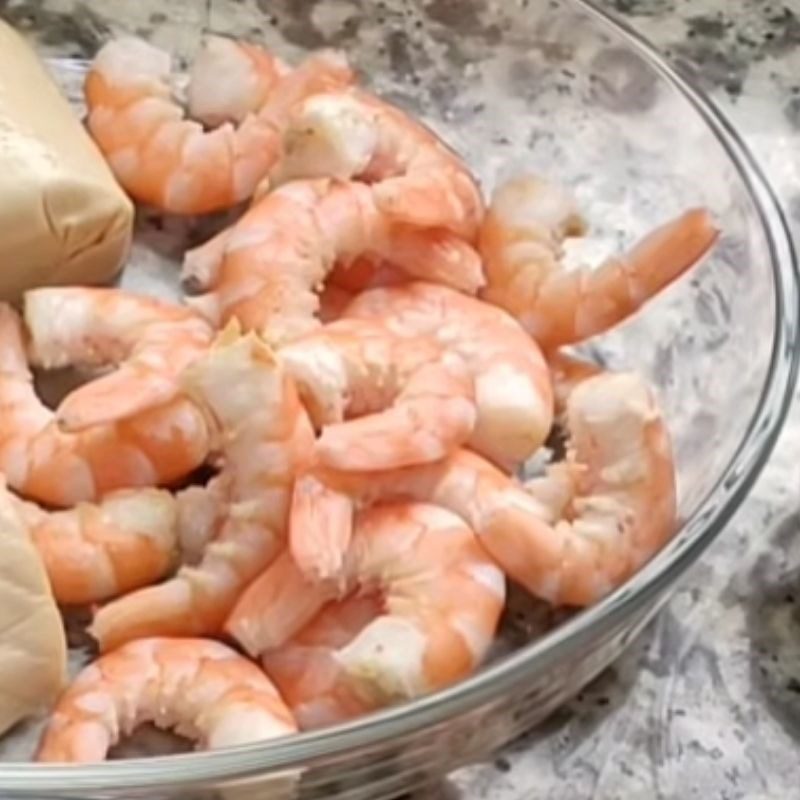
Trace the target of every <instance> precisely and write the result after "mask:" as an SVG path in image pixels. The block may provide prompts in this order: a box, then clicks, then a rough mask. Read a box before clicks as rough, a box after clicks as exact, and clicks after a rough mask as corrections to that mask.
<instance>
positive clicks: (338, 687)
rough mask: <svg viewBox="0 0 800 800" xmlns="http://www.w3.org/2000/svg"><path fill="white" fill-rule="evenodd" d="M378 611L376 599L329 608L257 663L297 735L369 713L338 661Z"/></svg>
mask: <svg viewBox="0 0 800 800" xmlns="http://www.w3.org/2000/svg"><path fill="white" fill-rule="evenodd" d="M382 612H383V603H382V602H381V600H380V598H379V597H378V596H377V595H374V594H369V595H357V594H356V595H351V596H350V597H347V598H345V599H344V600H338V601H336V600H334V601H333V602H331V603H328V604H327V605H326V606H325V607H324V608H323V609H322V611H320V612H319V614H317V616H316V617H314V619H313V620H312V621H311V622H310V623H309V624H308V625H306V626H305V627H304V628H303V629H302V630H300V631H299V632H298V633H297V634H296V635H295V636H293V637H292V638H291V639H290V640H289V641H288V642H286V643H285V644H283V645H282V646H281V647H279V648H277V649H276V650H271V651H268V652H267V653H265V654H264V655H263V657H262V659H261V663H262V664H263V665H264V670H265V671H266V673H267V675H269V677H270V678H272V680H273V681H274V683H275V685H276V686H277V687H278V691H279V692H280V693H281V696H282V697H283V699H284V700H285V701H286V704H287V705H288V706H289V708H291V710H292V713H293V714H294V718H295V719H296V720H297V724H298V725H299V726H300V729H301V730H311V729H314V728H321V727H324V726H326V725H334V724H336V723H337V722H345V721H346V720H348V719H352V718H354V717H357V716H360V715H361V714H366V713H367V712H369V711H372V710H374V709H373V708H371V707H370V704H369V702H368V700H367V699H366V698H363V697H359V696H358V695H357V694H356V691H355V689H354V687H353V685H352V684H351V682H350V681H349V680H348V679H347V675H346V674H345V671H344V669H343V667H342V664H341V662H340V661H339V659H338V658H337V655H338V651H339V650H341V649H342V648H344V647H346V646H347V645H348V644H350V642H351V641H352V640H353V639H355V637H356V636H357V635H358V634H359V633H361V631H362V630H364V628H366V627H367V625H369V624H370V623H371V622H373V621H374V620H375V619H376V618H377V617H379V616H380V615H381V613H382Z"/></svg>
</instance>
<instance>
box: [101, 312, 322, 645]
mask: <svg viewBox="0 0 800 800" xmlns="http://www.w3.org/2000/svg"><path fill="white" fill-rule="evenodd" d="M184 380H185V385H186V387H187V390H188V391H189V392H190V393H191V395H192V396H193V397H194V398H195V400H196V402H197V403H198V404H199V405H201V406H202V407H203V408H204V409H206V411H207V413H208V414H209V416H210V417H212V418H213V420H214V427H215V429H217V430H219V431H220V437H219V438H220V443H221V445H222V454H223V463H224V466H223V471H222V472H221V473H220V474H221V475H222V476H223V477H224V481H223V485H224V486H225V499H224V502H225V509H226V510H225V514H224V516H223V520H222V523H221V527H220V529H219V532H218V533H217V534H216V536H215V538H214V539H213V541H211V542H210V543H209V544H208V545H207V546H206V548H205V551H204V553H203V557H202V559H201V560H200V563H199V564H198V565H197V566H194V567H190V566H184V567H182V568H181V569H180V570H179V571H178V573H177V574H176V576H175V577H174V578H172V579H170V580H169V581H167V582H166V583H162V584H160V585H158V586H151V587H148V588H145V589H140V590H139V591H137V592H133V593H131V594H128V595H126V596H125V597H122V598H120V599H118V600H115V601H113V602H112V603H109V604H108V605H105V606H103V607H102V608H101V609H100V610H99V611H98V612H97V614H96V615H95V618H94V621H93V623H92V626H91V629H90V631H91V633H92V635H93V636H94V637H95V638H96V639H97V641H98V643H99V645H100V648H101V650H103V651H107V650H110V649H113V648H114V647H116V646H118V645H119V644H121V643H123V642H127V641H130V640H132V639H136V638H139V637H142V636H161V635H168V636H193V635H194V636H197V635H212V634H215V633H218V632H219V630H220V628H221V626H222V623H223V621H224V620H225V618H226V617H227V615H228V613H229V612H230V610H231V608H232V607H233V605H234V603H235V602H236V600H237V599H238V597H239V595H240V593H241V592H242V590H243V589H244V587H245V586H247V584H248V583H249V582H250V581H251V580H252V579H253V578H254V577H255V576H256V575H258V574H259V573H260V572H261V571H262V570H263V569H264V567H266V566H267V565H268V564H269V563H270V561H271V560H272V559H273V558H274V557H275V556H276V555H277V553H278V552H279V551H280V549H281V548H282V547H283V545H284V543H285V538H286V527H287V518H288V513H289V506H290V501H291V493H292V488H293V485H294V476H295V474H296V472H297V471H298V470H300V469H301V468H302V467H304V466H306V463H307V460H308V458H309V456H310V453H311V448H312V446H313V443H314V432H313V429H312V428H311V424H310V422H309V421H308V417H307V416H306V413H305V411H304V409H303V407H302V405H301V403H300V400H299V397H298V395H297V390H296V389H295V386H294V383H293V382H292V380H291V379H290V378H289V377H288V376H287V375H285V374H284V372H283V371H282V370H281V369H280V368H279V366H278V363H277V361H276V360H275V357H274V356H273V354H272V352H271V351H270V350H269V348H268V347H267V346H266V345H264V344H263V342H261V341H260V340H259V339H258V338H257V337H256V336H255V335H254V334H250V335H248V336H244V337H240V336H238V334H237V331H236V330H235V328H230V329H228V330H226V331H224V332H223V333H222V334H221V335H220V337H219V340H218V341H217V342H216V343H215V344H214V345H213V347H212V349H211V351H210V352H209V353H208V354H207V355H206V356H204V357H203V358H202V359H201V360H200V361H197V362H195V363H194V364H192V365H191V366H190V367H189V368H188V369H187V371H186V373H185V375H184Z"/></svg>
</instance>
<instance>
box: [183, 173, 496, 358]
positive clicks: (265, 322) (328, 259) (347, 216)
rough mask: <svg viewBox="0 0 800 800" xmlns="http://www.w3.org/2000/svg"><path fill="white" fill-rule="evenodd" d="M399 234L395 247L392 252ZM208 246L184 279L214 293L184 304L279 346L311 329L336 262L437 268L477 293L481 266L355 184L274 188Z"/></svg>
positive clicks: (459, 246)
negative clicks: (393, 218) (204, 283)
mask: <svg viewBox="0 0 800 800" xmlns="http://www.w3.org/2000/svg"><path fill="white" fill-rule="evenodd" d="M398 236H399V237H400V240H401V243H402V246H398V247H397V248H396V249H394V243H395V242H396V241H397V237H398ZM431 237H433V240H432V239H431ZM431 241H433V242H434V244H435V246H433V247H432V246H431ZM208 248H209V249H208V250H204V251H203V252H202V253H200V254H199V255H194V256H192V255H190V256H189V262H188V263H189V267H188V268H187V269H186V270H185V271H184V277H185V278H186V279H187V280H188V279H189V278H190V276H191V277H192V278H194V282H195V283H196V282H197V278H198V276H199V275H202V277H203V278H205V279H206V280H208V279H210V280H211V284H210V288H211V291H210V292H208V293H207V294H204V295H200V296H198V297H193V298H191V299H190V300H189V301H188V302H189V303H190V304H191V305H193V306H194V307H196V308H197V309H198V310H200V311H201V313H203V314H204V315H205V316H206V317H207V318H208V319H209V320H211V321H212V322H213V323H214V324H224V323H226V322H227V321H228V320H230V319H231V318H236V319H238V320H239V322H240V323H241V324H242V325H243V327H244V328H245V329H247V330H256V331H259V332H260V333H262V335H264V336H266V337H268V339H269V341H270V343H272V344H276V345H278V344H283V343H285V342H287V341H291V340H292V339H294V338H296V337H298V336H301V335H302V334H304V333H307V332H308V331H310V330H313V329H314V328H315V327H316V326H317V324H318V323H317V320H316V319H315V314H316V312H317V310H318V308H319V300H318V297H317V292H318V291H319V290H320V289H321V287H322V284H323V282H324V281H325V278H326V276H327V275H328V274H329V273H330V271H331V270H332V269H333V266H334V264H335V263H336V262H337V261H341V262H347V261H350V260H352V259H355V258H357V257H359V256H361V255H363V254H365V253H370V252H374V253H377V254H379V255H383V256H385V257H386V259H387V260H389V261H391V262H392V263H393V264H394V265H396V266H398V267H400V268H401V269H403V270H404V271H406V272H408V273H409V274H412V275H418V274H420V273H421V274H425V273H435V272H436V270H434V269H431V267H430V265H431V262H433V261H435V262H437V265H438V266H437V268H440V269H441V270H442V271H443V272H445V271H446V272H450V273H451V274H452V275H453V277H454V283H459V281H460V282H461V285H460V286H459V288H463V287H464V286H470V287H471V288H472V290H473V291H474V290H475V289H476V288H477V287H478V286H479V285H480V283H481V282H482V275H481V266H480V261H479V260H478V259H477V254H476V253H475V251H473V250H472V249H471V248H470V247H469V246H468V245H466V244H465V243H464V242H461V241H460V240H458V239H455V238H454V237H452V236H449V237H442V236H440V235H439V234H438V233H435V232H434V233H433V234H429V233H428V232H425V231H410V230H407V229H399V228H396V227H394V226H391V225H389V224H388V223H387V220H386V217H385V215H384V214H383V213H381V212H380V210H379V209H378V207H377V206H376V205H375V203H374V201H373V197H372V193H371V191H370V189H369V188H368V187H367V186H365V185H363V184H358V183H342V182H338V181H333V180H317V181H297V182H293V183H288V184H286V185H284V186H281V187H280V188H278V189H276V190H275V191H274V192H271V193H270V194H268V195H266V196H265V197H264V198H262V199H261V200H260V201H259V202H258V203H256V204H255V205H254V206H253V207H252V208H251V209H250V210H249V211H248V212H247V213H246V214H245V215H244V216H243V217H242V218H241V219H240V220H239V222H237V223H236V225H235V226H234V227H233V229H232V230H231V231H229V232H228V233H227V234H225V235H224V236H223V235H220V236H218V237H216V238H215V239H212V240H211V241H210V242H209V243H208ZM465 248H466V249H465ZM465 254H466V260H465V259H464V258H462V256H464V255H465ZM193 264H201V265H202V268H201V269H199V268H198V269H197V270H195V269H194V268H193V266H192V265H193ZM201 279H202V278H201Z"/></svg>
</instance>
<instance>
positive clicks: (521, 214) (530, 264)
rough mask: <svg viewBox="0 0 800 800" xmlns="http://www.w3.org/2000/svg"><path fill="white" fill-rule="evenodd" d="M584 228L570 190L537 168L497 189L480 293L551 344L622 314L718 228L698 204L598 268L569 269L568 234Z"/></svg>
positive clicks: (670, 277) (705, 245) (483, 241)
mask: <svg viewBox="0 0 800 800" xmlns="http://www.w3.org/2000/svg"><path fill="white" fill-rule="evenodd" d="M583 229H584V222H583V220H582V219H581V217H580V216H579V215H578V213H577V211H576V210H575V206H574V203H573V202H572V200H571V198H569V196H568V195H567V194H566V192H565V191H564V190H563V189H562V188H561V187H559V186H557V185H555V184H552V183H550V182H548V181H544V180H541V179H538V178H535V177H532V176H524V177H521V178H517V179H515V180H513V181H509V182H508V183H506V184H504V185H502V186H500V187H499V188H498V189H497V190H496V191H495V193H494V197H493V199H492V203H491V206H490V208H489V211H488V212H487V214H486V219H485V220H484V224H483V227H482V229H481V236H480V243H479V249H480V251H481V255H482V256H483V260H484V265H485V270H486V280H487V285H486V287H485V288H484V289H483V291H482V296H483V297H484V298H485V299H486V300H488V301H489V302H490V303H494V304H495V305H498V306H500V307H502V308H504V309H506V310H507V311H508V312H509V313H510V314H512V315H513V316H514V317H515V318H516V319H518V320H519V321H520V323H521V324H522V325H523V326H524V327H525V329H526V330H528V331H529V332H530V334H531V335H532V336H533V337H534V338H535V339H536V341H537V342H539V344H540V345H541V346H542V347H543V348H544V349H545V350H551V349H554V348H557V347H560V346H562V345H565V344H570V343H574V342H579V341H582V340H583V339H587V338H589V337H591V336H596V335H597V334H599V333H602V332H603V331H606V330H608V329H609V328H611V327H613V326H614V325H616V324H618V323H620V322H622V321H623V320H624V319H626V318H627V317H629V316H631V315H632V314H634V313H635V312H636V311H637V310H638V309H639V308H640V307H641V306H642V305H644V303H646V302H647V301H648V300H649V299H650V298H652V297H653V296H655V295H656V294H658V292H660V291H661V290H662V289H664V288H665V287H666V286H668V285H669V284H671V283H672V282H673V281H675V280H676V279H677V278H679V277H680V276H681V275H683V273H685V272H686V271H687V270H689V269H690V268H691V267H693V266H694V265H695V264H696V263H697V262H698V261H699V260H700V259H701V258H702V257H703V256H704V255H705V254H706V253H707V252H708V251H709V249H710V248H711V247H712V246H713V245H714V243H715V242H716V240H717V238H718V236H719V230H718V228H717V227H716V225H715V224H714V222H713V220H712V218H711V215H710V214H709V212H708V211H706V210H705V209H692V210H690V211H687V212H686V213H684V214H682V215H681V216H679V217H677V218H676V219H674V220H672V221H670V222H668V223H666V224H665V225H663V226H661V227H660V228H657V229H656V230H654V231H653V232H651V233H650V234H649V235H648V236H646V237H645V238H644V239H642V240H641V241H640V242H639V243H638V244H636V245H635V246H634V247H633V249H631V250H630V251H629V252H628V253H627V254H625V255H622V256H618V257H615V258H611V259H609V260H607V261H605V262H604V263H603V264H601V265H600V266H599V267H597V268H596V269H591V268H581V269H576V270H569V271H567V270H564V269H563V268H562V265H561V257H562V243H563V241H564V238H565V237H566V236H570V235H579V234H581V233H582V232H583Z"/></svg>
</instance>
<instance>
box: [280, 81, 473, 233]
mask: <svg viewBox="0 0 800 800" xmlns="http://www.w3.org/2000/svg"><path fill="white" fill-rule="evenodd" d="M284 141H285V154H284V157H283V159H282V160H281V162H280V163H279V164H278V165H277V166H276V169H275V173H276V175H275V176H273V177H274V178H276V179H279V180H285V179H287V178H298V177H301V178H319V177H327V176H333V177H336V178H340V179H350V178H359V179H362V180H364V181H366V182H368V183H371V184H373V186H374V191H375V198H376V201H377V204H378V207H379V208H380V209H381V210H382V211H383V212H384V213H386V214H388V215H389V216H390V217H391V218H392V219H394V220H396V221H399V222H403V223H406V224H410V225H413V226H419V227H425V228H444V229H446V230H449V231H451V232H452V233H455V234H456V235H457V236H460V237H462V238H464V239H466V240H467V241H474V240H475V238H476V236H477V234H478V227H479V225H480V223H481V220H482V218H483V199H482V197H481V193H480V189H479V188H478V185H477V183H476V181H475V179H474V178H473V176H472V175H471V174H470V172H469V170H468V168H467V166H466V164H465V163H464V162H463V161H462V159H461V158H460V157H459V156H458V155H457V154H456V153H455V152H454V151H453V150H451V149H450V148H449V147H448V146H447V145H446V144H445V143H444V142H443V141H442V140H441V139H440V138H439V137H438V136H436V134H434V133H433V131H431V130H430V129H429V128H427V127H425V126H424V125H423V124H422V123H421V122H419V121H417V120H415V119H412V118H411V117H409V116H408V115H407V114H405V113H403V112H402V111H401V110H400V109H399V108H396V107H395V106H392V105H390V104H389V103H387V102H385V101H383V100H380V99H378V98H377V97H375V96H374V95H370V94H368V93H367V92H365V91H363V90H361V89H357V88H355V87H349V88H347V89H342V90H335V91H330V92H325V93H322V92H321V93H318V94H316V95H315V96H313V97H308V98H306V99H305V100H304V101H303V102H302V103H300V104H298V105H297V106H296V107H295V108H294V109H293V111H292V113H291V114H290V122H289V125H288V127H287V129H286V132H285V138H284Z"/></svg>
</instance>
